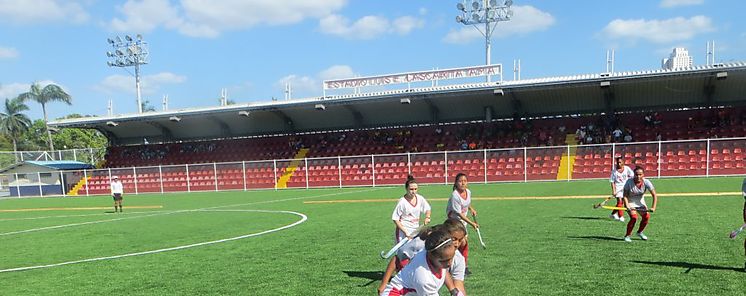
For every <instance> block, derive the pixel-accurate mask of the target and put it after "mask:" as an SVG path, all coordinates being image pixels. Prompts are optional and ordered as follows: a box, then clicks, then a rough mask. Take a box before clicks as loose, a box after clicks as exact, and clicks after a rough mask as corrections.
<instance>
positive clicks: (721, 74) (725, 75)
mask: <svg viewBox="0 0 746 296" xmlns="http://www.w3.org/2000/svg"><path fill="white" fill-rule="evenodd" d="M715 78H717V80H723V79H725V78H728V72H717V73H715Z"/></svg>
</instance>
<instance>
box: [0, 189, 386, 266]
mask: <svg viewBox="0 0 746 296" xmlns="http://www.w3.org/2000/svg"><path fill="white" fill-rule="evenodd" d="M374 190H378V188H372V189H367V190H359V191H351V192H335V193H328V194H320V195H314V196H304V197H295V198H286V199H281V200H269V201H260V202H250V203H242V204H234V205H225V206H216V207H208V208H201V209H194V210H181V211H172V212H165V213H160V215H168V214H172V213H176V212H189V211H220V210H215V209H220V208H227V207H237V206H246V205H252V204H264V203H273V202H282V201H290V200H301V199H309V198H316V197H326V196H335V195H342V194H348V193H361V192H368V191H374ZM223 211H253V212H266V213H290V214H294V215H298V216H301V217H302V219H301V220H300V221H297V222H295V223H293V224H289V225H285V226H283V227H280V228H275V229H271V230H267V231H263V232H259V233H253V234H247V235H242V236H237V237H232V238H227V239H222V240H216V241H209V242H202V243H196V244H190V245H184V246H177V247H171V248H165V249H159V250H151V251H144V252H136V253H129V254H123V255H116V256H107V257H98V258H89V259H82V260H75V261H67V262H61V263H55V264H48V265H38V266H27V267H16V268H10V269H2V270H0V273H4V272H15V271H25V270H31V269H40V268H49V267H56V266H62V265H69V264H76V263H84V262H93V261H101V260H111V259H118V258H123V257H132V256H140V255H147V254H155V253H161V252H168V251H175V250H181V249H186V248H193V247H198V246H204V245H210V244H217V243H222V242H227V241H233V240H238V239H242V238H247V237H252V236H259V235H263V234H267V233H272V232H275V231H280V230H283V229H287V228H290V227H293V226H295V225H298V224H300V223H303V222H305V221H306V220H307V219H308V217H307V216H306V215H304V214H301V213H297V212H291V211H266V210H223ZM155 215H158V214H154V215H145V216H137V217H131V218H139V217H147V216H155ZM128 218H130V217H128ZM121 219H124V218H120V220H121ZM112 220H115V219H112ZM92 222H96V223H100V222H101V221H99V222H97V221H92ZM106 222H108V221H106ZM75 224H80V223H75ZM89 224H90V223H89ZM60 226H61V227H67V226H72V225H59V226H50V227H51V228H50V227H45V228H46V229H52V228H60ZM24 232H28V231H24Z"/></svg>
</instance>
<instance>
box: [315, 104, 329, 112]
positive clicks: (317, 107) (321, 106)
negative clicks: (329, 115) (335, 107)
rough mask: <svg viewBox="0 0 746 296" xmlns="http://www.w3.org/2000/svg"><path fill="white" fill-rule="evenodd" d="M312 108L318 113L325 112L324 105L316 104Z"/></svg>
mask: <svg viewBox="0 0 746 296" xmlns="http://www.w3.org/2000/svg"><path fill="white" fill-rule="evenodd" d="M314 108H316V110H319V111H324V110H326V106H324V104H316V106H314Z"/></svg>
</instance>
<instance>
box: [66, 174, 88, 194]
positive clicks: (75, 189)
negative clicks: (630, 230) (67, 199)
mask: <svg viewBox="0 0 746 296" xmlns="http://www.w3.org/2000/svg"><path fill="white" fill-rule="evenodd" d="M90 179H91V177H90V176H88V178H81V179H80V181H78V184H75V186H73V188H72V189H70V192H68V193H67V195H72V196H76V195H78V192H79V191H80V189H81V188H83V186H84V185H85V184H88V180H90Z"/></svg>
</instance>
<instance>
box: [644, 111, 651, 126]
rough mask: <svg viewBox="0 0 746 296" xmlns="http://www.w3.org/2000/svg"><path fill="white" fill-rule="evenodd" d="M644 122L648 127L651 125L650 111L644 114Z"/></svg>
mask: <svg viewBox="0 0 746 296" xmlns="http://www.w3.org/2000/svg"><path fill="white" fill-rule="evenodd" d="M644 123H645V126H648V127H651V126H653V114H650V113H648V114H645V117H644Z"/></svg>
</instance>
